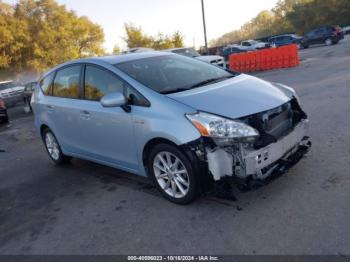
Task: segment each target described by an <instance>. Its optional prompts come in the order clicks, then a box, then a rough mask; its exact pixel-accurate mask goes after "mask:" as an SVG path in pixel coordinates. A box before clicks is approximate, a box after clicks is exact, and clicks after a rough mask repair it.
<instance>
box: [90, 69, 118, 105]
mask: <svg viewBox="0 0 350 262" xmlns="http://www.w3.org/2000/svg"><path fill="white" fill-rule="evenodd" d="M124 85H125V84H124V82H123V81H122V80H120V79H119V78H118V77H117V76H115V75H114V74H112V73H110V72H108V71H106V70H103V69H100V68H98V67H96V66H90V65H87V66H86V70H85V89H84V92H85V99H88V100H94V101H100V100H101V98H102V97H103V96H105V95H107V94H110V93H113V92H121V93H124Z"/></svg>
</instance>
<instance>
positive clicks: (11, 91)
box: [0, 81, 24, 107]
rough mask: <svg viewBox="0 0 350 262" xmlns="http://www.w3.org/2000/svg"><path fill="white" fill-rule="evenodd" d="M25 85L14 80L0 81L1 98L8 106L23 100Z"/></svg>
mask: <svg viewBox="0 0 350 262" xmlns="http://www.w3.org/2000/svg"><path fill="white" fill-rule="evenodd" d="M23 93H24V86H22V85H20V84H16V83H15V82H14V81H3V82H0V98H1V99H2V100H3V101H4V102H5V104H6V107H12V106H15V105H16V104H17V103H19V102H23V98H24V97H23Z"/></svg>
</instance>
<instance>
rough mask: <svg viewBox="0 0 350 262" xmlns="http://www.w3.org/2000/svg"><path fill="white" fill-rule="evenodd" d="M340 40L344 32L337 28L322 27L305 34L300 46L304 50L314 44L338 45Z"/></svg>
mask: <svg viewBox="0 0 350 262" xmlns="http://www.w3.org/2000/svg"><path fill="white" fill-rule="evenodd" d="M341 39H344V32H343V30H342V29H341V28H340V27H339V26H324V27H320V28H317V29H314V30H312V31H311V32H309V33H307V34H306V35H305V36H304V39H303V40H302V41H301V45H302V46H303V47H304V48H308V47H309V46H310V45H316V44H326V45H328V46H330V45H332V44H333V45H335V44H338V42H339V41H340V40H341Z"/></svg>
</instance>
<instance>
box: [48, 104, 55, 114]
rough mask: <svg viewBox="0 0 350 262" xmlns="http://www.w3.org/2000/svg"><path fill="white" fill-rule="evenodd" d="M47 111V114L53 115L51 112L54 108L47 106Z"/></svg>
mask: <svg viewBox="0 0 350 262" xmlns="http://www.w3.org/2000/svg"><path fill="white" fill-rule="evenodd" d="M47 110H48V112H49V113H53V111H54V107H53V106H50V105H48V106H47Z"/></svg>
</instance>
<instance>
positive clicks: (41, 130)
mask: <svg viewBox="0 0 350 262" xmlns="http://www.w3.org/2000/svg"><path fill="white" fill-rule="evenodd" d="M46 129H50V127H49V126H48V125H46V124H42V125H41V126H40V135H41V137H42V136H43V134H44V131H45V130H46ZM50 130H51V129H50Z"/></svg>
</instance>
